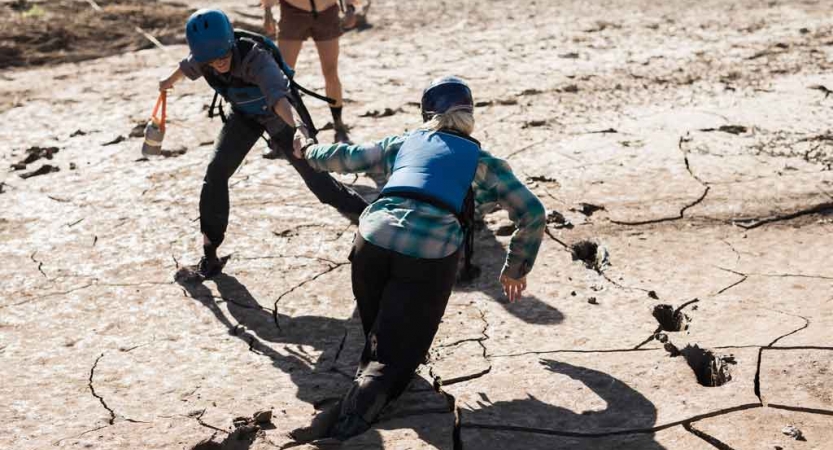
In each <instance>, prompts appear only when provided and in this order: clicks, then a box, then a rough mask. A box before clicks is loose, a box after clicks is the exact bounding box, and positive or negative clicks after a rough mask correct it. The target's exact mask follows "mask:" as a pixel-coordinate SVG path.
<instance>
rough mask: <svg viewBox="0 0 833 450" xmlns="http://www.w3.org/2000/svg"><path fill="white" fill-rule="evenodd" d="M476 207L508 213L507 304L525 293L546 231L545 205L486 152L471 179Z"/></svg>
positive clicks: (502, 275)
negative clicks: (495, 205)
mask: <svg viewBox="0 0 833 450" xmlns="http://www.w3.org/2000/svg"><path fill="white" fill-rule="evenodd" d="M474 186H475V199H476V201H477V202H478V203H489V202H497V203H498V204H499V205H500V206H501V207H503V209H505V210H506V211H507V212H508V213H509V218H510V219H511V220H512V222H513V223H514V224H515V228H516V230H515V232H514V233H513V234H512V238H511V239H510V241H509V250H508V252H507V254H506V262H505V263H504V265H503V270H501V273H500V282H501V284H502V285H503V290H504V293H505V294H506V295H507V297H509V300H510V301H515V300H517V299H519V298H520V295H521V292H523V290H524V289H526V275H527V274H528V273H529V272H530V271H531V270H532V266H533V265H534V264H535V259H536V257H537V256H538V249H539V248H540V247H541V240H542V239H543V237H544V229H545V227H546V211H545V210H544V205H543V204H541V201H540V200H538V197H536V196H535V194H533V193H532V192H530V190H529V189H528V188H527V187H526V186H525V185H524V184H523V183H521V181H520V180H518V178H517V177H516V176H515V174H514V173H513V172H512V169H511V168H510V167H509V164H508V163H507V162H506V161H504V160H502V159H499V158H495V157H493V156H491V155H489V154H488V153H486V152H483V155H482V156H481V159H480V164H479V165H478V168H477V174H476V175H475V179H474Z"/></svg>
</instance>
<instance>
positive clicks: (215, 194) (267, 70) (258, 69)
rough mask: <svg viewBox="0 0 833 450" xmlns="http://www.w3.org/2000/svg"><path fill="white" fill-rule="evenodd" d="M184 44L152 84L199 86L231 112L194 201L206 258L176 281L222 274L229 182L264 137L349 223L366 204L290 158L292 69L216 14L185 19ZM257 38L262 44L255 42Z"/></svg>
mask: <svg viewBox="0 0 833 450" xmlns="http://www.w3.org/2000/svg"><path fill="white" fill-rule="evenodd" d="M185 36H186V38H187V41H188V47H189V49H190V52H191V53H190V54H189V55H188V57H186V58H185V59H183V60H182V61H181V62H180V64H179V66H178V67H177V69H176V70H174V71H173V72H172V73H171V74H170V75H169V76H168V77H166V78H164V79H162V80H161V81H160V82H159V89H160V90H163V91H164V90H167V89H171V88H173V86H174V85H175V84H176V83H177V82H179V81H180V80H182V79H183V78H184V77H188V78H189V79H192V80H195V79H198V78H203V79H205V81H206V82H207V83H208V84H209V86H211V88H213V89H214V90H215V91H216V92H217V93H218V94H219V95H221V96H222V97H223V98H224V99H225V100H226V101H227V102H228V103H229V104H231V113H230V114H229V115H228V117H227V118H225V117H224V121H223V122H224V123H223V128H222V129H221V130H220V134H219V137H218V138H217V140H216V143H215V149H214V155H213V157H212V159H211V163H209V164H208V169H207V170H206V174H205V179H204V181H203V186H202V192H201V194H200V229H201V231H202V235H203V250H204V253H205V256H204V257H203V258H202V259H201V260H200V262H199V264H197V265H196V266H194V267H191V268H189V270H187V271H186V272H187V273H182V274H178V277H181V278H183V279H186V280H189V281H202V280H204V279H207V278H211V277H213V276H215V275H217V274H218V273H220V272H221V271H222V268H223V262H222V261H221V260H220V259H219V258H218V257H217V247H219V246H220V244H222V242H223V240H224V238H225V233H226V228H227V227H228V218H229V186H228V180H229V178H231V176H232V174H234V172H235V171H236V170H237V168H238V167H240V164H241V163H242V162H243V159H244V158H245V157H246V154H247V153H249V151H250V150H251V149H252V147H253V146H254V144H255V143H256V142H257V140H258V138H260V136H261V134H262V133H264V132H266V133H267V134H268V135H269V145H270V147H272V149H273V150H274V151H279V152H281V153H283V154H284V155H286V157H287V159H288V160H289V163H290V164H292V167H293V168H294V169H295V170H296V171H297V172H298V174H299V175H300V176H301V178H302V179H303V180H304V182H305V183H306V185H307V187H308V188H309V189H310V190H311V191H312V192H313V194H315V196H316V197H318V199H319V200H320V201H321V202H322V203H326V204H328V205H330V206H332V207H334V208H336V209H338V211H340V212H341V213H343V214H344V215H345V216H347V217H350V218H353V219H354V220H355V218H357V217H358V216H359V214H361V212H362V211H363V210H364V208H365V207H366V206H367V202H365V200H364V199H363V198H362V197H361V196H359V195H358V194H357V193H355V192H353V191H352V190H350V189H349V188H347V187H345V186H344V185H342V184H341V183H339V182H338V181H336V180H335V179H333V178H332V177H331V176H330V175H329V174H326V173H321V172H316V171H314V170H312V168H310V166H309V165H308V164H307V163H305V162H304V161H303V160H300V159H298V158H295V157H294V156H293V154H292V149H293V136H294V133H295V131H296V125H297V127H301V128H303V127H306V124H304V123H301V122H298V123H297V124H296V121H295V116H294V114H293V110H292V104H291V103H290V100H293V101H294V102H296V104H300V103H297V102H299V101H300V99H296V98H291V97H290V95H293V94H292V92H291V90H290V84H289V79H288V78H287V76H286V74H285V73H284V70H291V69H289V68H285V67H281V65H280V63H279V61H278V60H276V58H277V57H278V56H277V55H275V53H273V50H272V49H270V48H269V47H268V43H269V42H270V41H265V40H262V38H263V37H262V36H257V35H253V34H251V33H248V34H241V35H237V34H236V33H235V32H234V29H233V27H232V24H231V22H230V21H229V19H228V17H227V16H226V15H225V13H223V12H222V11H220V10H217V9H201V10H199V11H197V12H195V13H194V14H192V15H191V17H190V18H189V19H188V22H187V23H186V25H185ZM258 37H259V38H261V41H257V40H255V38H258ZM275 51H276V50H275ZM212 109H213V105H212ZM221 111H222V110H221ZM221 114H222V112H221Z"/></svg>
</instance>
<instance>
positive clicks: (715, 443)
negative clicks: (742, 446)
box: [683, 422, 734, 450]
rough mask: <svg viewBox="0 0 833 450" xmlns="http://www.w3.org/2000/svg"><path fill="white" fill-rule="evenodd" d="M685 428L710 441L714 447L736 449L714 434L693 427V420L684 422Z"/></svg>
mask: <svg viewBox="0 0 833 450" xmlns="http://www.w3.org/2000/svg"><path fill="white" fill-rule="evenodd" d="M683 428H685V429H686V431H688V432H689V433H691V434H693V435H695V436H697V437H698V438H700V439H702V440H704V441H706V442H708V443H709V444H710V445H711V446H712V447H714V448H716V449H719V450H734V449H733V448H732V447H729V446H728V445H726V444H724V443H723V442H721V441H720V440H719V439H717V438H715V437H714V436H711V435H709V434H706V433H704V432H702V431H700V430H698V429H696V428H694V427H692V426H691V422H687V423H684V424H683Z"/></svg>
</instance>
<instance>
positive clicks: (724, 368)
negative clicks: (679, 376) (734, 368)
mask: <svg viewBox="0 0 833 450" xmlns="http://www.w3.org/2000/svg"><path fill="white" fill-rule="evenodd" d="M680 354H681V355H682V356H683V357H684V358H685V360H686V362H687V363H688V366H689V367H691V369H692V370H694V375H695V376H697V382H698V383H700V385H701V386H706V387H718V386H723V385H724V384H726V383H728V382H729V381H731V380H732V374H731V371H730V368H729V366H730V365H734V364H737V361H735V358H734V356H732V355H727V356H721V355H715V354H714V353H713V352H712V351H711V350H706V349H702V348H700V347H698V346H697V345H696V344H695V345H694V346H691V345H687V346H685V348H683V349H682V350H680Z"/></svg>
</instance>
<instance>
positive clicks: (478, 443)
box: [461, 359, 665, 450]
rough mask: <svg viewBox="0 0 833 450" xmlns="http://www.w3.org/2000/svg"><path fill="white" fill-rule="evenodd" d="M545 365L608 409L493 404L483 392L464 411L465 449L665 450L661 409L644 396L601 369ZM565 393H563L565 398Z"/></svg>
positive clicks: (519, 402)
mask: <svg viewBox="0 0 833 450" xmlns="http://www.w3.org/2000/svg"><path fill="white" fill-rule="evenodd" d="M540 363H541V364H542V365H543V366H544V368H545V369H546V370H549V371H551V372H554V373H558V374H561V375H566V376H567V377H569V378H571V379H573V380H576V381H579V382H581V383H582V384H584V385H585V386H587V387H588V388H590V390H592V391H593V392H594V393H595V394H596V395H598V396H599V397H600V398H601V399H602V400H604V402H605V403H606V404H607V407H606V408H605V409H603V410H600V411H595V410H594V411H582V412H575V411H573V410H570V409H567V408H564V407H561V406H555V405H550V404H547V403H544V402H542V401H541V400H539V399H537V398H535V397H533V396H532V395H529V394H528V398H526V399H519V400H511V401H499V402H495V403H492V402H491V401H490V400H489V398H488V393H481V394H480V398H481V400H478V401H477V402H476V403H477V406H476V407H472V408H463V409H462V412H461V415H462V417H463V419H462V432H461V439H462V441H463V443H464V444H465V443H466V442H467V441H468V442H469V443H470V444H473V445H474V447H476V448H478V449H481V448H482V449H502V448H518V447H522V448H570V449H587V450H590V449H599V448H616V449H639V450H664V449H665V447H663V446H662V445H660V444H659V443H658V442H656V440H655V439H654V433H653V432H651V430H652V429H653V427H654V426H655V425H656V419H657V409H656V407H655V406H654V405H653V403H651V402H650V401H649V400H648V399H647V398H645V397H644V396H643V395H642V394H640V393H639V392H637V391H636V390H634V389H632V388H631V387H630V386H628V385H627V384H626V383H624V382H623V381H621V380H618V379H616V378H614V377H612V376H610V375H608V374H606V373H604V372H600V371H598V370H594V369H589V368H586V367H580V366H574V365H572V364H569V363H565V362H561V361H555V360H549V359H544V360H541V361H540ZM543 381H545V380H542V382H543ZM566 388H567V387H566V386H565V389H562V391H563V392H565V394H566V393H567V392H568V390H567V389H566ZM566 400H567V399H566V398H565V403H566ZM467 430H468V432H467ZM554 444H563V446H561V445H558V446H556V445H554Z"/></svg>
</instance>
